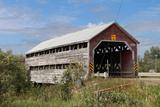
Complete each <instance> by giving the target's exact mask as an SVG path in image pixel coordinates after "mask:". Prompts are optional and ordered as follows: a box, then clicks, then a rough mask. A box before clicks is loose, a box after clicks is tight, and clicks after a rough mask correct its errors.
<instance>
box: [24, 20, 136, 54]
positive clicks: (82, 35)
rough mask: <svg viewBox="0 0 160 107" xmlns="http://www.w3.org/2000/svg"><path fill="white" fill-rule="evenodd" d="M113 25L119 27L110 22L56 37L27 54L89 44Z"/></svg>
mask: <svg viewBox="0 0 160 107" xmlns="http://www.w3.org/2000/svg"><path fill="white" fill-rule="evenodd" d="M112 24H116V25H117V26H119V25H118V24H117V23H115V22H110V23H108V24H102V25H97V26H94V27H89V28H86V29H83V30H80V31H77V32H73V33H69V34H66V35H62V36H59V37H55V38H53V39H50V40H47V41H44V42H41V43H40V44H38V45H37V46H35V47H34V48H32V49H31V50H29V51H28V52H27V53H26V54H28V53H33V52H37V51H41V50H45V49H50V48H53V47H57V46H62V45H67V44H73V43H79V42H85V41H86V42H88V41H89V40H90V39H92V38H93V37H94V36H96V35H98V34H99V33H101V32H102V31H103V30H105V29H107V28H108V27H109V26H111V25H112ZM119 27H120V28H121V29H122V30H123V31H125V30H124V29H123V28H122V27H121V26H119ZM125 32H126V33H127V34H128V36H129V37H130V38H131V39H133V40H134V41H136V42H137V43H138V41H137V40H136V39H135V38H133V37H132V36H131V35H130V34H129V33H128V32H127V31H125Z"/></svg>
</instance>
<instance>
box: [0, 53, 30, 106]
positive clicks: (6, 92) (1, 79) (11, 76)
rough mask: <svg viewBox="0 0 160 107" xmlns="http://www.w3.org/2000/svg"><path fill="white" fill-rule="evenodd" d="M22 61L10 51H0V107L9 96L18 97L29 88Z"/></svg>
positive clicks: (22, 59) (21, 58)
mask: <svg viewBox="0 0 160 107" xmlns="http://www.w3.org/2000/svg"><path fill="white" fill-rule="evenodd" d="M23 61H24V58H23V57H22V56H16V55H13V54H12V52H11V51H8V52H3V51H0V105H3V104H5V103H6V101H7V100H6V99H7V98H9V96H10V95H12V94H16V95H19V94H20V93H22V92H25V91H26V87H28V86H29V82H28V81H26V80H27V76H26V70H25V65H24V62H23Z"/></svg>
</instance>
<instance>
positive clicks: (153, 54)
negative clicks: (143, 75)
mask: <svg viewBox="0 0 160 107" xmlns="http://www.w3.org/2000/svg"><path fill="white" fill-rule="evenodd" d="M159 64H160V48H159V47H151V48H150V49H149V50H146V51H145V53H144V57H143V58H139V66H140V68H139V71H141V72H148V71H149V70H150V69H155V66H156V70H155V71H157V72H160V66H158V65H159Z"/></svg>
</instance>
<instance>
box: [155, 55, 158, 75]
mask: <svg viewBox="0 0 160 107" xmlns="http://www.w3.org/2000/svg"><path fill="white" fill-rule="evenodd" d="M154 56H155V68H154V70H155V72H157V57H158V55H157V54H155V55H154Z"/></svg>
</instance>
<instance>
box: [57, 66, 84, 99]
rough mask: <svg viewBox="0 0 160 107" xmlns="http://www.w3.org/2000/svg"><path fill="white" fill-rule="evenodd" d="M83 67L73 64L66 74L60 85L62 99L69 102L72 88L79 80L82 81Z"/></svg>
mask: <svg viewBox="0 0 160 107" xmlns="http://www.w3.org/2000/svg"><path fill="white" fill-rule="evenodd" d="M82 72H83V71H82V67H81V66H80V65H79V64H71V65H70V66H69V67H68V68H67V70H66V71H65V72H64V74H63V77H62V80H61V84H60V98H61V99H62V100H64V101H68V100H69V99H71V96H72V92H71V90H72V88H73V87H74V86H75V85H76V82H77V81H78V80H81V76H82Z"/></svg>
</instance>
